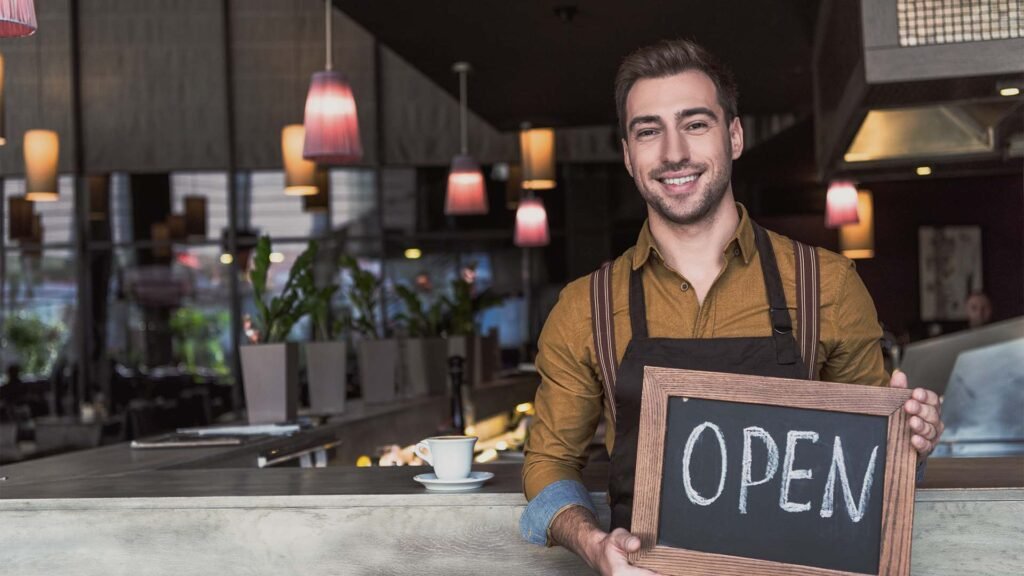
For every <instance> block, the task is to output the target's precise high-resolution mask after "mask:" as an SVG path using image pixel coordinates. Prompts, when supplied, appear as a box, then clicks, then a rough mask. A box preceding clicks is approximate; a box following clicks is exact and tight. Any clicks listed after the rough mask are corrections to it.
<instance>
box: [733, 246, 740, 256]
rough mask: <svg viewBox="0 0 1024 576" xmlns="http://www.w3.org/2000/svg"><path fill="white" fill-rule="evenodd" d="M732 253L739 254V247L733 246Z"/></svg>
mask: <svg viewBox="0 0 1024 576" xmlns="http://www.w3.org/2000/svg"><path fill="white" fill-rule="evenodd" d="M732 255H733V256H739V255H740V249H739V248H733V249H732Z"/></svg>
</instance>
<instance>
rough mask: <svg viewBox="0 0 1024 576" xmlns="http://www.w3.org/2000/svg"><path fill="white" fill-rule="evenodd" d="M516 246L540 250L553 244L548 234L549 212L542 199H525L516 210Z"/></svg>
mask: <svg viewBox="0 0 1024 576" xmlns="http://www.w3.org/2000/svg"><path fill="white" fill-rule="evenodd" d="M513 241H514V242H515V245H516V246H519V247H520V248H539V247H541V246H547V245H548V244H550V243H551V236H550V234H549V232H548V211H547V210H546V209H545V208H544V201H543V200H541V199H540V198H523V199H522V200H520V201H519V207H518V208H516V233H515V237H514V240H513Z"/></svg>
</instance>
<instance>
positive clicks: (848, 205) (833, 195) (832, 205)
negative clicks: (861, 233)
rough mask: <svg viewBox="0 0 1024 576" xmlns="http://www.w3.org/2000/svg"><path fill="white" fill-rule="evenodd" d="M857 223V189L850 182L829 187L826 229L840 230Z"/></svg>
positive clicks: (838, 182) (842, 182)
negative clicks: (842, 227) (841, 227)
mask: <svg viewBox="0 0 1024 576" xmlns="http://www.w3.org/2000/svg"><path fill="white" fill-rule="evenodd" d="M856 223H857V187H856V186H854V185H853V182H850V181H848V180H836V181H835V182H832V183H831V184H829V185H828V196H827V197H826V199H825V227H826V228H839V227H840V226H846V225H847V224H856Z"/></svg>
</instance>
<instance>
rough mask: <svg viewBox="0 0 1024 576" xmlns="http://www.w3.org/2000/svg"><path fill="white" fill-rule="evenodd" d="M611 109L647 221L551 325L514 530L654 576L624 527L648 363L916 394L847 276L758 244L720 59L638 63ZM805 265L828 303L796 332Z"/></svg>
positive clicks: (675, 57)
mask: <svg viewBox="0 0 1024 576" xmlns="http://www.w3.org/2000/svg"><path fill="white" fill-rule="evenodd" d="M616 105H617V108H618V114H619V124H620V129H621V130H622V134H623V139H622V149H623V156H624V160H625V164H626V169H627V170H628V171H629V173H630V175H631V176H632V177H633V180H634V181H635V182H636V185H637V188H638V189H639V191H640V194H641V196H643V198H644V200H645V201H646V203H647V212H648V220H647V222H646V223H645V225H644V227H643V229H642V230H641V231H640V236H639V238H638V240H637V243H636V245H635V246H634V247H632V248H630V249H629V250H627V251H626V252H625V253H624V254H623V255H622V256H620V257H619V258H618V259H617V260H615V262H614V263H613V264H612V265H611V267H610V268H609V267H605V268H602V270H601V271H599V272H596V273H595V274H593V275H591V277H590V278H582V279H579V280H576V281H575V282H573V283H571V284H569V285H568V286H567V287H566V288H565V289H564V290H563V292H562V294H561V296H560V298H559V301H558V304H557V305H556V306H555V308H554V309H553V310H552V312H551V314H550V316H549V317H548V320H547V322H546V324H545V326H544V330H543V332H542V334H541V337H540V342H539V354H538V357H537V367H538V370H539V372H540V374H541V379H542V381H541V386H540V388H539V390H538V392H537V399H536V403H535V404H536V409H537V415H536V418H535V420H534V424H533V427H532V428H531V431H530V436H529V440H528V442H527V445H526V463H525V465H524V468H523V480H524V485H525V491H526V495H527V498H529V499H530V505H529V506H528V508H527V510H526V512H525V513H524V514H523V518H522V523H521V528H522V532H523V536H524V537H525V538H526V539H527V540H529V541H531V542H535V543H538V544H543V543H548V544H554V543H558V544H562V545H563V546H566V547H567V548H569V549H571V550H572V551H573V552H575V553H577V554H578V555H580V556H581V557H582V558H583V559H584V560H585V561H586V562H587V564H589V565H590V566H591V567H592V568H594V569H595V570H597V571H599V572H600V573H602V574H652V573H651V572H649V571H647V570H642V569H639V568H636V567H632V566H630V565H629V563H628V561H627V560H626V553H627V552H631V551H635V550H638V549H639V547H640V541H639V539H638V538H636V537H633V536H631V535H630V533H629V532H628V526H629V521H630V516H631V510H632V498H633V481H634V476H633V473H634V466H635V461H636V442H637V429H638V421H639V410H640V389H641V385H642V372H643V366H644V365H656V366H667V367H673V368H687V369H697V370H712V371H719V372H737V373H747V374H756V375H763V376H778V377H789V378H808V377H815V376H816V377H817V378H820V379H822V380H829V381H837V382H847V383H857V384H867V385H873V386H883V385H886V383H888V384H889V385H891V386H898V387H905V386H906V385H907V383H906V376H905V375H903V374H902V373H899V372H897V373H895V374H893V376H892V378H891V379H890V378H889V376H888V375H887V374H886V373H885V370H884V368H883V363H882V355H881V350H880V347H879V338H880V337H881V329H880V327H879V324H878V321H877V318H876V313H875V308H874V304H873V302H872V301H871V297H870V296H869V295H868V293H867V290H866V288H865V287H864V285H863V283H861V281H860V279H859V277H858V276H857V274H856V272H855V271H854V270H853V264H852V263H851V262H850V261H849V260H847V259H845V258H843V257H841V256H838V255H836V254H833V253H830V252H827V251H824V250H818V251H817V253H816V254H815V252H814V250H813V249H811V248H809V247H802V246H801V247H798V246H796V245H795V244H794V243H793V242H791V241H790V240H788V239H786V238H784V237H782V236H779V235H777V234H774V233H770V232H766V231H764V230H763V229H761V228H760V227H758V226H757V225H756V224H755V223H753V222H752V221H751V220H750V218H749V217H748V215H747V213H746V210H745V209H744V208H743V206H741V205H739V204H737V203H735V201H734V199H733V193H732V184H731V182H730V179H731V173H732V161H733V160H735V159H736V158H739V156H740V154H741V153H742V151H743V129H742V127H741V125H740V121H739V118H738V117H737V109H736V87H735V84H734V83H733V81H732V78H731V76H730V74H729V73H728V72H727V71H726V70H725V69H724V68H723V67H722V66H721V65H720V64H719V63H718V62H717V61H716V60H715V59H714V57H713V56H712V55H711V54H709V53H708V52H706V51H705V50H704V49H703V48H701V47H700V46H698V45H696V44H694V43H691V42H687V41H674V42H662V43H660V44H658V45H655V46H651V47H648V48H643V49H641V50H639V51H637V52H635V53H634V54H632V55H630V56H629V57H628V58H626V60H625V61H624V62H623V64H622V65H621V67H620V68H619V72H618V75H617V78H616ZM798 250H799V252H798ZM808 254H810V256H809V258H810V260H808V259H807V258H806V257H808ZM801 255H802V256H801ZM798 256H800V257H799V258H798ZM798 260H799V263H800V264H801V265H802V266H804V268H802V269H803V270H807V269H808V268H807V266H811V267H812V268H810V269H812V270H813V266H818V267H819V269H820V285H817V284H816V285H815V286H814V287H819V286H820V290H819V291H818V292H813V290H812V291H808V288H807V285H808V284H809V283H807V282H804V283H803V284H802V286H803V289H802V290H801V291H800V293H799V296H800V299H801V300H805V299H806V300H807V301H814V300H813V299H812V298H809V297H807V295H809V294H813V295H814V297H815V298H818V300H817V301H818V302H819V305H818V306H817V307H811V306H807V307H805V308H804V309H802V310H803V312H804V313H805V315H806V313H807V312H811V313H813V314H812V316H814V319H813V320H810V321H808V320H807V319H806V318H804V322H803V324H801V323H800V322H799V319H798V312H801V310H798V308H799V306H798V304H797V301H798V298H797V296H798V289H797V286H798V282H797V276H798V274H797V264H798ZM805 297H807V298H805ZM769 301H771V304H772V305H771V306H769ZM787 303H788V304H787ZM772 309H774V310H772ZM808 309H810V310H808ZM787 312H788V313H787ZM819 319H820V320H819ZM818 326H820V334H818V336H817V337H816V338H813V339H810V338H812V337H813V336H814V332H815V331H816V330H817V328H816V327H818ZM812 327H814V328H812ZM794 328H795V330H794ZM803 328H807V330H803ZM595 334H596V335H597V337H596V338H595ZM797 337H799V338H802V339H803V340H804V346H803V347H802V348H800V347H798V345H797ZM809 339H810V340H809ZM807 342H810V344H809V345H808V344H807ZM913 398H914V399H912V400H908V401H907V403H906V406H905V409H906V411H907V412H908V413H909V414H911V415H912V417H911V418H910V419H909V420H910V424H909V425H910V427H911V428H912V430H913V436H912V444H913V445H914V447H915V448H916V449H917V451H918V453H919V455H920V458H921V459H922V460H923V458H924V457H925V456H926V455H927V454H928V453H929V452H930V451H931V449H932V447H933V446H934V443H935V442H936V440H937V439H938V436H939V434H940V433H941V430H942V424H941V421H940V418H939V404H938V399H937V398H936V397H935V395H934V394H933V393H932V392H929V391H927V390H924V389H917V390H915V391H914V393H913ZM602 412H603V413H604V415H605V422H606V423H607V424H608V431H607V434H606V436H605V443H606V445H607V446H608V449H609V453H610V454H611V464H610V472H611V473H610V482H609V496H610V504H611V508H612V528H613V531H612V532H611V533H606V532H604V531H603V530H602V529H601V528H600V527H599V525H598V523H597V520H596V519H595V516H594V512H593V510H594V508H593V505H592V503H591V502H590V500H589V497H588V495H587V491H586V489H584V488H583V486H582V484H581V483H580V473H579V471H580V469H581V468H582V467H583V466H584V465H585V464H586V447H587V445H588V444H589V443H590V440H591V439H592V437H593V435H594V433H595V429H596V427H597V425H598V421H599V420H600V418H601V415H602Z"/></svg>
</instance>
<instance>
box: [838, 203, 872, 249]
mask: <svg viewBox="0 0 1024 576" xmlns="http://www.w3.org/2000/svg"><path fill="white" fill-rule="evenodd" d="M857 213H858V215H859V219H860V221H859V222H858V223H857V224H849V225H847V226H843V227H842V228H840V229H839V249H840V250H841V251H842V253H843V256H846V257H847V258H852V259H858V258H874V257H875V207H874V202H873V201H872V198H871V192H869V191H867V190H858V191H857Z"/></svg>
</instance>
